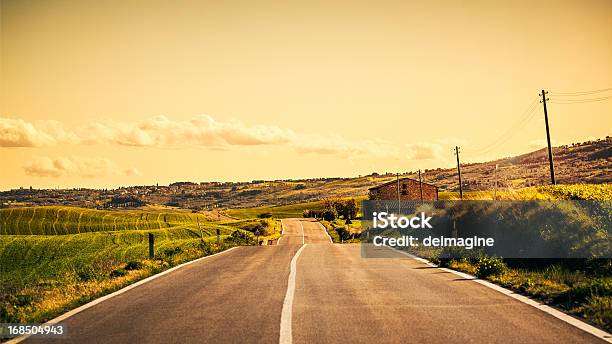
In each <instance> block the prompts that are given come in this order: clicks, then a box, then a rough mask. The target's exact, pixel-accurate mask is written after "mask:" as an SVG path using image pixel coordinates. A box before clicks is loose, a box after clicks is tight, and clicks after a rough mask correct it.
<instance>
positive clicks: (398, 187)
mask: <svg viewBox="0 0 612 344" xmlns="http://www.w3.org/2000/svg"><path fill="white" fill-rule="evenodd" d="M395 176H396V177H397V215H398V216H399V215H400V214H401V213H402V210H401V209H402V206H401V204H402V201H401V199H400V182H399V173H396V174H395Z"/></svg>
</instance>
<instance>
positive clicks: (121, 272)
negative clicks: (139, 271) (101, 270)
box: [110, 269, 127, 277]
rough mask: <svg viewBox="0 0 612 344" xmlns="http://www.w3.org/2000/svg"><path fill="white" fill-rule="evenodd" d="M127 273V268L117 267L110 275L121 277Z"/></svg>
mask: <svg viewBox="0 0 612 344" xmlns="http://www.w3.org/2000/svg"><path fill="white" fill-rule="evenodd" d="M125 275H127V271H125V269H116V270H113V271H112V272H111V273H110V277H121V276H125Z"/></svg>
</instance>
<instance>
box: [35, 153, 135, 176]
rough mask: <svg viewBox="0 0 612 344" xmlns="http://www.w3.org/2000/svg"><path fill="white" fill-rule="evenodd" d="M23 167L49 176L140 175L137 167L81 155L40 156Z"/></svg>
mask: <svg viewBox="0 0 612 344" xmlns="http://www.w3.org/2000/svg"><path fill="white" fill-rule="evenodd" d="M23 169H24V171H25V173H26V174H27V175H29V176H34V177H49V178H61V177H82V178H99V177H104V176H109V175H124V176H137V175H140V172H139V171H138V170H137V169H136V168H134V167H130V168H127V169H122V168H120V167H119V166H117V164H115V163H114V162H112V161H110V160H108V159H106V158H93V157H80V156H69V157H59V158H49V157H38V158H35V159H34V160H32V161H30V162H28V163H27V164H26V165H25V166H24V167H23Z"/></svg>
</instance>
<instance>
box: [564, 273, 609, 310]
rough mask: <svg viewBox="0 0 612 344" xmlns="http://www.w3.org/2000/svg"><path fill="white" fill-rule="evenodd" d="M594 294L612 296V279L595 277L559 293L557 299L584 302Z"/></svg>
mask: <svg viewBox="0 0 612 344" xmlns="http://www.w3.org/2000/svg"><path fill="white" fill-rule="evenodd" d="M592 296H602V297H612V279H609V278H595V279H591V280H588V281H586V282H583V283H579V284H577V285H575V286H574V287H572V288H571V289H569V290H568V291H566V292H565V293H563V294H561V295H559V296H558V297H557V298H556V301H557V302H561V303H567V304H570V303H572V302H579V303H582V302H584V301H585V300H587V298H590V297H592Z"/></svg>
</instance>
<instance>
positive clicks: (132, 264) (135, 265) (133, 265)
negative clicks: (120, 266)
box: [125, 260, 143, 271]
mask: <svg viewBox="0 0 612 344" xmlns="http://www.w3.org/2000/svg"><path fill="white" fill-rule="evenodd" d="M142 267H143V265H142V263H141V262H139V261H135V260H132V261H129V262H128V263H127V264H126V265H125V269H126V270H128V271H129V270H140V269H142Z"/></svg>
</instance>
